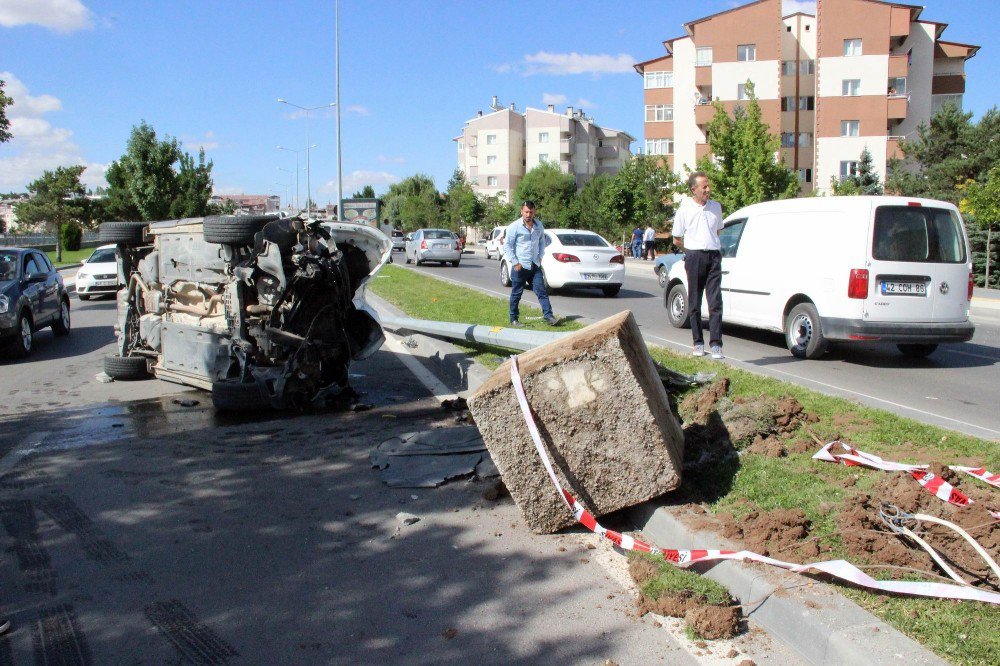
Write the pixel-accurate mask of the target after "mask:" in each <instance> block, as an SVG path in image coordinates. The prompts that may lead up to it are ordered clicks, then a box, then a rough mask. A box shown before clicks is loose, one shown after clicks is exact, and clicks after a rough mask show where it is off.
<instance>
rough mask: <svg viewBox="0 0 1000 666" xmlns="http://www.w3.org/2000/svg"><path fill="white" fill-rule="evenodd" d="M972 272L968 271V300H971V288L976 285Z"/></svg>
mask: <svg viewBox="0 0 1000 666" xmlns="http://www.w3.org/2000/svg"><path fill="white" fill-rule="evenodd" d="M972 276H973V274H972V273H969V302H970V303H971V302H972V290H973V289H974V288H975V286H976V281H975V280H974V279H973V278H972Z"/></svg>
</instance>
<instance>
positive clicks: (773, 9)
mask: <svg viewBox="0 0 1000 666" xmlns="http://www.w3.org/2000/svg"><path fill="white" fill-rule="evenodd" d="M922 10H923V8H922V7H919V6H915V5H904V4H900V3H894V2H885V1H882V0H817V2H816V14H815V15H811V14H804V13H795V14H790V15H788V16H782V15H781V0H759V1H757V2H751V3H749V4H746V5H743V6H740V7H737V8H734V9H731V10H728V11H725V12H720V13H718V14H713V15H711V16H706V17H704V18H700V19H696V20H694V21H691V22H689V23H686V24H684V30H685V34H684V35H682V36H680V37H676V38H673V39H668V40H666V41H664V42H663V45H664V47H665V49H666V51H667V54H666V55H665V56H661V57H658V58H654V59H651V60H647V61H645V62H641V63H638V64H637V65H636V66H635V68H636V71H637V72H639V74H640V75H642V77H643V87H644V98H645V126H644V134H645V146H644V148H645V152H646V153H648V154H656V155H663V156H664V158H665V159H666V160H667V161H668V162H669V163H670V165H671V167H672V168H673V169H674V170H675V171H677V172H678V173H682V174H683V173H684V168H685V167H688V168H693V167H694V165H695V163H696V162H697V160H698V159H699V158H701V157H702V156H704V155H706V154H708V152H709V149H708V145H707V141H706V136H705V129H706V126H707V124H708V122H709V120H711V118H712V116H713V115H714V113H715V110H714V108H713V107H712V106H711V103H712V102H713V101H720V102H722V104H723V106H725V107H726V109H727V110H728V111H730V112H731V111H732V108H733V107H734V106H736V105H737V104H741V103H743V100H745V99H746V85H745V84H746V81H748V80H749V81H752V82H753V84H754V90H755V94H756V96H757V98H758V100H759V102H760V106H761V112H762V115H763V119H764V121H765V122H766V123H768V125H769V126H770V127H771V131H772V132H773V133H775V134H780V137H781V155H782V158H783V159H784V160H785V163H786V164H787V165H788V166H789V167H790V168H792V169H793V170H795V171H796V172H797V173H798V175H799V180H800V182H801V185H802V191H803V192H809V191H811V190H813V189H814V188H815V189H818V190H820V191H822V192H827V191H829V189H830V181H831V178H838V179H839V178H843V177H845V176H849V175H852V174H854V173H856V172H857V168H858V162H859V158H860V155H861V152H862V151H863V150H864V149H865V148H868V150H869V151H870V152H871V154H872V157H873V158H874V165H875V168H876V169H877V170H878V172H879V174H880V175H881V176H882V177H884V176H885V173H886V165H887V163H888V160H889V159H891V158H892V157H896V156H901V152H900V150H899V141H900V140H901V139H903V138H914V137H915V136H916V130H917V127H918V126H919V125H920V123H921V122H928V121H929V120H930V117H931V115H932V114H933V113H934V112H936V111H937V110H938V109H939V108H940V107H941V105H942V104H943V103H944V102H946V101H951V102H954V103H956V104H958V105H959V106H961V103H962V94H963V93H964V92H965V61H966V60H968V59H969V58H971V57H973V56H974V55H975V54H976V51H978V49H979V47H978V46H974V45H970V44H961V43H958V42H949V41H945V40H943V39H941V36H942V33H943V32H944V30H945V28H946V27H947V25H946V24H943V23H937V22H934V21H928V20H923V19H921V18H920V17H921V13H922Z"/></svg>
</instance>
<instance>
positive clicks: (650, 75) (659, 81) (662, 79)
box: [644, 72, 674, 88]
mask: <svg viewBox="0 0 1000 666" xmlns="http://www.w3.org/2000/svg"><path fill="white" fill-rule="evenodd" d="M644 87H646V88H673V87H674V73H673V72H646V78H645V83H644Z"/></svg>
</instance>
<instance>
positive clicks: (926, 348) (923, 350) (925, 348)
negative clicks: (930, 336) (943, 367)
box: [896, 343, 938, 358]
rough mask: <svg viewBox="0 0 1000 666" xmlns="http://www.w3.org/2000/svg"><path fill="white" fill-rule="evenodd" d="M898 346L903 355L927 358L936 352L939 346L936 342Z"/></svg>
mask: <svg viewBox="0 0 1000 666" xmlns="http://www.w3.org/2000/svg"><path fill="white" fill-rule="evenodd" d="M896 348H897V349H899V351H900V352H901V353H902V354H903V356H909V357H910V358H927V357H928V356H930V355H931V354H933V353H934V350H935V349H937V348H938V346H937V345H935V344H916V343H908V344H899V345H896Z"/></svg>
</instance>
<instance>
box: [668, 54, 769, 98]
mask: <svg viewBox="0 0 1000 666" xmlns="http://www.w3.org/2000/svg"><path fill="white" fill-rule="evenodd" d="M780 75H781V62H779V61H778V60H758V61H756V62H718V63H713V65H712V97H713V98H715V97H718V98H719V99H721V100H734V99H736V86H737V85H738V84H740V83H746V81H747V79H750V80H751V81H753V86H754V94H756V95H757V99H778V77H779V76H780ZM674 99H677V97H676V96H675V97H674Z"/></svg>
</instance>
